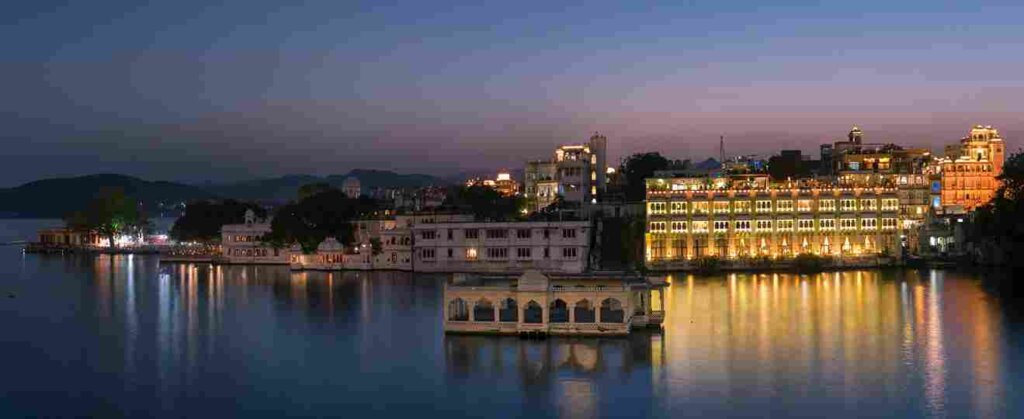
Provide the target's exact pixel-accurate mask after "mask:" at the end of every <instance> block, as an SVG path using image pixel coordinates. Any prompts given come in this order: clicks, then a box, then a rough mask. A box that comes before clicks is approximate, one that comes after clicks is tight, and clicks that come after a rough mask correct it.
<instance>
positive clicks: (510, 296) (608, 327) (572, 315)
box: [444, 271, 664, 335]
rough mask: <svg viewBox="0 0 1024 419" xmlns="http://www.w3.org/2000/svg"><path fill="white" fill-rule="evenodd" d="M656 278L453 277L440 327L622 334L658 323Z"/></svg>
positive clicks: (533, 273) (531, 274) (446, 291)
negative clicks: (442, 324)
mask: <svg viewBox="0 0 1024 419" xmlns="http://www.w3.org/2000/svg"><path fill="white" fill-rule="evenodd" d="M662 285H664V284H662V283H660V282H658V281H656V280H653V279H651V280H648V279H645V278H639V277H635V278H623V277H621V276H612V275H601V274H592V275H581V276H546V275H544V274H542V273H540V272H537V271H528V272H526V273H524V274H523V275H522V276H519V277H518V278H510V277H501V278H473V279H467V278H465V277H464V276H456V278H455V279H454V280H453V281H452V283H449V284H446V285H445V288H444V302H445V304H444V330H445V332H457V333H494V334H533V333H537V334H552V335H625V334H628V333H629V332H630V330H631V329H633V328H638V327H647V326H660V325H661V323H662V321H663V319H664V308H663V307H664V300H663V298H664V296H663V294H662V288H661V286H662Z"/></svg>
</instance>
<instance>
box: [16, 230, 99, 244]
mask: <svg viewBox="0 0 1024 419" xmlns="http://www.w3.org/2000/svg"><path fill="white" fill-rule="evenodd" d="M38 234H39V241H38V242H36V243H35V244H36V245H38V246H39V247H42V248H46V247H50V248H75V247H83V248H85V247H96V248H99V247H109V246H110V241H109V240H108V239H106V238H104V237H103V236H101V235H100V234H99V233H96V232H95V231H82V230H75V229H70V228H48V229H44V230H40V231H39V233H38Z"/></svg>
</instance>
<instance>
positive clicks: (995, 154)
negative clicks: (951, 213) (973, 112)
mask: <svg viewBox="0 0 1024 419" xmlns="http://www.w3.org/2000/svg"><path fill="white" fill-rule="evenodd" d="M1004 147H1005V144H1004V143H1003V138H1002V137H1001V136H1000V135H999V131H998V130H996V129H995V128H992V126H991V125H989V126H981V125H976V126H975V127H974V128H972V129H971V131H970V132H969V133H968V135H967V136H966V137H964V138H963V139H962V140H960V144H958V145H954V146H949V147H946V153H945V154H946V155H945V156H944V157H943V158H942V159H941V160H940V162H939V167H940V173H941V178H942V192H941V204H942V207H943V208H947V209H952V208H954V207H958V208H960V209H962V210H965V211H971V210H973V209H975V208H977V207H978V206H981V205H984V204H985V203H987V202H988V201H989V200H991V199H992V197H993V196H995V192H996V190H997V189H999V179H997V178H998V177H999V175H1000V174H1002V173H1003V162H1004V160H1005V159H1006V155H1005V152H1006V150H1005V148H1004Z"/></svg>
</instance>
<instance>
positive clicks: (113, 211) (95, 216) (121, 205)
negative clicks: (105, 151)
mask: <svg viewBox="0 0 1024 419" xmlns="http://www.w3.org/2000/svg"><path fill="white" fill-rule="evenodd" d="M139 207H140V204H139V202H138V201H136V200H134V199H130V198H128V197H127V196H125V194H124V191H123V190H121V189H120V188H104V189H101V190H100V191H99V192H98V193H97V194H96V196H94V197H93V199H92V201H90V202H89V204H88V205H87V206H86V208H85V209H84V210H82V211H77V212H74V213H72V214H70V215H68V216H67V217H66V218H65V224H66V225H67V227H68V228H70V229H75V230H87V231H94V232H96V233H97V234H99V235H100V236H102V237H104V238H106V239H107V241H108V242H109V246H110V247H112V248H113V247H117V237H118V236H121V235H132V236H138V235H141V234H143V233H144V231H145V229H146V228H147V227H148V226H149V222H148V220H147V219H146V216H145V215H144V214H143V213H142V211H141V210H140V209H139Z"/></svg>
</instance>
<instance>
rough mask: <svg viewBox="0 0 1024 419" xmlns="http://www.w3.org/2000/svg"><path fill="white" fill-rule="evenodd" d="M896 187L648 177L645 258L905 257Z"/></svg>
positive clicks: (666, 265)
mask: <svg viewBox="0 0 1024 419" xmlns="http://www.w3.org/2000/svg"><path fill="white" fill-rule="evenodd" d="M899 217H900V215H899V198H898V194H897V190H896V188H895V187H883V186H874V187H854V186H841V185H837V184H831V183H825V182H817V181H814V180H810V179H805V180H801V181H796V182H783V183H772V182H770V181H769V180H768V178H767V176H766V175H745V176H729V177H718V178H651V179H647V230H646V234H645V260H646V264H647V266H648V267H649V268H652V269H688V268H694V267H696V263H697V261H698V260H700V259H702V258H707V257H714V258H717V259H718V260H720V261H723V262H725V263H726V264H727V265H728V266H736V267H742V266H746V265H751V266H753V265H757V264H759V263H761V264H764V263H767V264H775V265H781V264H785V263H788V261H790V260H792V259H793V258H794V257H796V256H798V255H801V254H811V255H817V256H824V257H829V258H832V260H833V261H834V263H836V264H838V265H841V266H854V265H864V266H868V265H876V264H879V263H884V262H886V261H889V260H891V258H896V259H898V258H899V257H900V256H901V253H902V252H901V243H900V237H899V220H900V219H899Z"/></svg>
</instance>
